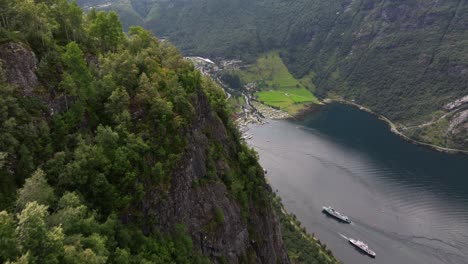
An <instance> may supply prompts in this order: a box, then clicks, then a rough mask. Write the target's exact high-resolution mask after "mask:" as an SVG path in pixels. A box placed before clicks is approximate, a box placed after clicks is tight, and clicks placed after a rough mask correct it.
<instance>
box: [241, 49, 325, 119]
mask: <svg viewBox="0 0 468 264" xmlns="http://www.w3.org/2000/svg"><path fill="white" fill-rule="evenodd" d="M239 75H240V77H241V79H242V81H243V82H244V83H250V82H254V83H257V85H258V87H259V88H260V89H261V91H260V92H257V94H256V95H257V96H258V100H259V101H261V102H263V103H264V104H267V105H270V106H274V107H278V108H280V109H282V110H285V111H288V112H289V113H290V114H296V113H297V112H298V111H300V110H301V109H302V108H303V107H304V106H306V105H307V104H310V103H317V102H318V100H317V98H316V97H315V96H314V95H313V94H312V92H311V90H315V87H314V86H313V84H312V82H311V80H310V79H307V78H304V79H301V80H297V79H295V78H294V76H292V75H291V73H290V72H289V71H288V68H287V67H286V66H285V65H284V63H283V60H282V59H281V57H280V56H279V54H278V52H277V51H271V52H268V53H266V54H264V55H262V56H260V57H259V58H258V59H257V62H256V63H255V64H254V65H252V66H251V67H250V68H248V69H247V70H243V71H241V72H240V73H239Z"/></svg>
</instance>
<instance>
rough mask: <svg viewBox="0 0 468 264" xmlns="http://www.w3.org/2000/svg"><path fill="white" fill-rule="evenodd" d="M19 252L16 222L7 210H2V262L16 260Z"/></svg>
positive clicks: (0, 237) (0, 242) (0, 222)
mask: <svg viewBox="0 0 468 264" xmlns="http://www.w3.org/2000/svg"><path fill="white" fill-rule="evenodd" d="M17 254H18V249H17V243H16V234H15V222H14V220H13V217H12V216H11V215H10V214H8V213H7V212H5V211H2V212H0V262H2V263H4V262H6V261H7V260H14V259H16V256H17Z"/></svg>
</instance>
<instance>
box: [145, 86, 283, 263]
mask: <svg viewBox="0 0 468 264" xmlns="http://www.w3.org/2000/svg"><path fill="white" fill-rule="evenodd" d="M197 97H198V98H197V104H196V110H195V113H196V114H195V116H196V117H195V119H194V121H193V124H192V127H191V129H190V131H189V144H188V148H187V150H186V151H185V153H184V155H183V158H182V161H181V162H180V164H179V165H178V167H177V169H176V170H175V172H174V174H173V179H172V184H171V189H170V190H169V192H168V193H165V194H164V196H166V198H164V199H161V192H160V190H158V189H154V190H152V191H151V192H148V195H147V196H146V197H145V199H144V200H143V201H142V208H143V210H144V213H145V215H146V217H148V218H158V222H157V226H158V227H160V228H162V229H163V230H167V229H170V228H171V227H172V226H173V225H174V223H181V224H185V225H186V226H187V227H188V230H189V232H190V234H191V236H192V238H193V241H194V244H195V246H196V248H198V249H200V250H201V252H202V253H203V254H204V255H206V256H209V257H210V258H212V259H213V260H214V262H215V263H218V262H219V263H221V262H220V260H221V259H224V260H226V261H228V263H241V262H243V261H245V260H247V261H250V262H251V263H289V259H288V255H287V252H286V250H285V247H284V245H283V241H282V238H281V230H280V225H279V221H278V218H277V217H276V216H275V214H274V213H273V211H272V208H271V202H268V204H267V208H258V207H255V206H252V205H249V208H248V216H247V217H246V216H243V215H242V212H241V206H240V205H239V203H238V202H236V201H235V200H234V199H233V197H232V195H231V193H230V191H229V190H228V188H227V187H226V185H225V184H223V182H222V181H221V180H220V178H221V175H225V174H227V173H229V171H230V170H231V168H230V167H229V163H231V162H232V161H233V160H236V159H238V157H237V152H236V149H237V147H236V146H237V145H238V143H236V142H235V141H234V140H233V139H232V137H231V135H229V134H230V133H229V131H228V130H227V129H226V127H225V125H224V124H223V122H222V121H221V119H220V118H219V117H218V116H217V115H216V114H215V113H214V111H213V110H212V109H211V106H210V103H209V101H208V98H207V97H206V95H205V94H204V93H203V92H201V91H198V92H197ZM213 144H215V145H219V146H221V148H220V149H222V150H223V153H220V156H222V157H223V158H219V159H217V160H216V161H215V162H216V165H215V166H216V171H217V176H216V179H215V180H214V181H210V182H208V183H205V184H198V183H199V182H200V181H203V179H204V178H206V175H207V173H208V171H207V166H206V164H207V163H208V159H209V157H208V155H209V154H208V153H209V149H210V146H212V145H213ZM262 177H263V176H262ZM263 188H264V189H265V191H266V192H267V193H269V192H271V190H270V187H269V186H268V185H267V184H266V183H264V186H263ZM265 209H266V210H265ZM217 214H222V217H221V218H222V219H219V218H220V216H219V215H217Z"/></svg>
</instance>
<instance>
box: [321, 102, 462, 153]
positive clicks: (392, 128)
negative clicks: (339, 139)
mask: <svg viewBox="0 0 468 264" xmlns="http://www.w3.org/2000/svg"><path fill="white" fill-rule="evenodd" d="M322 102H323V103H324V104H329V103H333V102H336V103H341V104H346V105H350V106H353V107H356V108H359V110H362V111H365V112H367V113H369V114H371V115H374V116H376V117H377V118H378V119H380V120H382V121H384V122H385V123H386V124H387V125H388V126H389V127H390V131H391V132H392V133H394V134H396V135H397V136H399V137H401V138H402V139H404V140H406V141H408V142H410V143H413V144H415V145H420V146H425V147H429V148H432V149H434V150H437V151H440V152H444V153H448V154H465V155H468V150H462V149H453V148H446V147H442V146H438V145H434V144H430V143H426V142H422V141H418V140H416V139H413V138H410V137H408V136H407V135H405V134H403V133H402V132H401V131H400V130H398V128H397V126H396V125H395V124H394V123H393V122H392V121H391V120H390V119H388V118H387V117H385V116H384V115H381V114H378V113H376V112H374V111H372V110H371V109H369V108H367V107H365V106H362V105H360V104H357V103H355V102H351V101H347V100H344V99H330V98H326V99H324V100H323V101H322Z"/></svg>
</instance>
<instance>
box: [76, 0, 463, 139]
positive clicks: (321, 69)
mask: <svg viewBox="0 0 468 264" xmlns="http://www.w3.org/2000/svg"><path fill="white" fill-rule="evenodd" d="M80 2H81V4H82V5H88V6H93V5H94V6H97V7H100V8H106V9H114V10H117V11H118V12H119V13H120V14H121V17H122V19H123V21H124V24H126V26H129V25H133V24H141V25H144V26H145V27H147V28H148V29H151V30H153V31H154V32H156V33H157V34H158V35H159V36H160V37H168V38H169V39H170V40H171V41H172V42H173V43H175V44H176V45H177V46H178V48H180V49H181V50H182V51H183V52H184V53H185V54H191V55H193V54H196V55H204V56H209V57H217V56H221V57H233V58H241V59H243V60H244V61H247V62H249V61H252V60H254V59H255V57H256V56H257V55H258V54H260V53H262V52H265V51H268V50H272V49H276V50H280V54H281V57H282V58H283V60H284V61H285V63H286V65H287V66H288V68H289V70H290V71H291V72H292V73H293V74H294V75H295V76H296V77H302V76H304V75H307V74H310V75H309V76H313V79H314V83H315V85H316V86H317V88H318V95H320V96H321V97H326V96H331V95H338V96H340V97H345V98H346V99H354V100H356V101H357V102H358V103H361V104H364V105H366V106H369V107H370V108H371V109H373V110H375V111H376V112H379V113H381V114H384V115H386V116H388V117H389V118H390V119H392V120H393V121H396V122H397V123H401V126H402V127H403V126H411V125H413V126H414V125H419V124H423V123H425V122H429V121H431V120H432V121H434V120H437V118H439V117H440V115H441V113H443V112H444V111H445V110H444V105H446V104H448V103H450V102H453V101H455V100H457V99H459V98H462V97H463V96H465V95H466V94H468V87H467V84H466V83H467V81H468V55H467V54H468V45H466V42H467V41H468V37H467V36H466V34H464V33H465V32H466V30H467V29H468V3H467V2H466V1H460V0H448V1H438V0H424V1H423V0H392V1H390V0H380V1H377V0H352V1H351V0H331V1H315V0H314V1H307V0H298V1H285V0H263V1H247V0H234V1H227V0H192V1H186V0H172V1H171V0H140V1H137V0H133V1H132V0H116V1H110V2H106V1H103V2H99V1H94V3H90V1H86V0H84V1H80ZM109 3H110V5H109ZM463 109H464V108H463V107H461V108H458V109H456V110H457V111H453V112H452V113H450V114H449V115H447V116H445V118H443V120H441V121H442V122H434V124H432V125H430V126H424V127H423V128H419V127H416V128H415V129H411V130H408V131H405V133H406V134H408V135H410V136H412V137H413V138H417V139H420V140H423V141H428V142H432V143H436V144H439V145H443V146H458V147H465V148H466V147H467V146H468V145H467V144H468V143H467V142H466V141H464V138H465V135H466V134H467V130H468V128H467V120H466V119H465V118H463V117H465V116H467V115H466V113H465V114H464V113H463V111H462V110H463ZM438 111H439V112H438ZM440 111H442V112H440ZM447 132H448V133H447Z"/></svg>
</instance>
